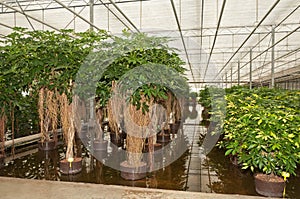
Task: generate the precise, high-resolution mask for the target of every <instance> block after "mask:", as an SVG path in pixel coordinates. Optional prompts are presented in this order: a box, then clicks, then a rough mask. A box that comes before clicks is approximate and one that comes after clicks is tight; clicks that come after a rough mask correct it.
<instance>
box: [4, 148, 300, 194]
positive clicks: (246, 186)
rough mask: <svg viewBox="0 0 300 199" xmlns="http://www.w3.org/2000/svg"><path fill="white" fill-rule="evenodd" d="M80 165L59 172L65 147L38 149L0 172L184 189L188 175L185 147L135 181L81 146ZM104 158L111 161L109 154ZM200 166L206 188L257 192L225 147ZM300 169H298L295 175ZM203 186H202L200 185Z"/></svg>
mask: <svg viewBox="0 0 300 199" xmlns="http://www.w3.org/2000/svg"><path fill="white" fill-rule="evenodd" d="M82 148H83V149H82V157H83V168H82V171H81V173H79V174H76V175H62V174H61V173H60V172H59V161H60V160H61V159H63V158H64V149H63V147H62V146H61V147H60V148H59V149H57V150H54V151H49V152H42V151H37V150H36V148H34V150H33V151H35V152H33V153H31V154H29V155H25V156H23V157H20V158H18V159H15V160H12V161H11V162H9V163H6V165H5V166H4V167H3V168H1V169H0V176H7V177H16V178H27V179H46V180H55V181H73V182H87V183H97V184H109V185H126V186H136V187H149V188H159V189H172V190H186V189H187V178H188V163H189V156H190V153H189V151H186V152H185V153H184V154H183V155H182V156H181V157H180V158H179V159H178V160H177V161H175V162H173V163H172V164H170V165H169V166H166V167H164V168H163V169H160V170H157V171H155V172H151V173H148V174H147V177H146V178H145V179H142V180H137V181H126V180H124V179H122V178H121V177H120V172H119V171H117V170H115V169H112V168H110V167H108V166H105V165H104V164H103V163H101V162H100V161H98V160H96V159H95V158H94V157H93V156H92V155H91V154H90V153H89V152H88V151H87V150H86V149H85V148H84V147H82ZM106 161H113V157H110V156H109V155H108V157H107V159H106ZM202 168H203V169H206V170H208V171H209V176H208V177H209V181H208V182H207V183H203V182H201V187H205V188H206V190H210V191H206V192H215V193H226V194H243V195H258V194H257V193H256V192H255V188H254V179H253V175H252V174H251V172H249V171H243V170H241V169H240V168H239V167H237V166H234V165H233V164H232V163H231V162H230V160H229V159H228V158H226V157H224V151H221V150H219V149H217V148H214V149H213V150H212V151H211V152H210V153H209V154H208V156H207V158H205V159H204V160H203V161H202ZM299 175H300V172H299V171H298V176H299ZM299 186H300V177H291V178H290V179H289V181H288V183H287V187H286V191H287V197H289V198H300V189H299ZM201 190H203V189H201Z"/></svg>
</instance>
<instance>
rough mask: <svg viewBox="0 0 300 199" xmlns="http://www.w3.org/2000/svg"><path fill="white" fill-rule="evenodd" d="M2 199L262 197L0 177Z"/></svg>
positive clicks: (229, 198) (225, 198) (206, 198)
mask: <svg viewBox="0 0 300 199" xmlns="http://www.w3.org/2000/svg"><path fill="white" fill-rule="evenodd" d="M0 198H1V199H16V198H17V199H41V198H42V199H52V198H53V199H60V198H61V199H68V198H72V199H192V198H194V199H201V198H205V199H254V198H257V199H258V198H261V199H263V197H254V196H242V195H224V194H213V193H201V192H185V191H172V190H161V189H147V188H137V187H126V186H115V185H101V184H90V183H73V182H58V181H46V180H28V179H17V178H7V177H0Z"/></svg>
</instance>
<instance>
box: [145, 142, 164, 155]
mask: <svg viewBox="0 0 300 199" xmlns="http://www.w3.org/2000/svg"><path fill="white" fill-rule="evenodd" d="M161 148H162V144H161V143H154V151H157V150H159V149H161ZM148 152H149V144H148V143H147V144H145V147H144V153H148Z"/></svg>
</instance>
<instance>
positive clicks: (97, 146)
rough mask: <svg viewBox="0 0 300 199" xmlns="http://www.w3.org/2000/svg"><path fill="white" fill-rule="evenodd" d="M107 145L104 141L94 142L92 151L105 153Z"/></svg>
mask: <svg viewBox="0 0 300 199" xmlns="http://www.w3.org/2000/svg"><path fill="white" fill-rule="evenodd" d="M107 143H108V142H107V141H106V140H94V142H93V151H107Z"/></svg>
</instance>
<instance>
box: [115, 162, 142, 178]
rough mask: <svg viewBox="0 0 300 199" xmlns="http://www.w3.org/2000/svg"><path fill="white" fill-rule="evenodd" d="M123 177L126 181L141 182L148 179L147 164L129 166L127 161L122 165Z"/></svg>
mask: <svg viewBox="0 0 300 199" xmlns="http://www.w3.org/2000/svg"><path fill="white" fill-rule="evenodd" d="M120 169H121V177H122V178H123V179H125V180H140V179H143V178H145V177H146V173H147V164H146V163H145V162H141V163H140V165H138V166H132V165H129V164H128V162H127V161H123V162H121V164H120Z"/></svg>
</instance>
